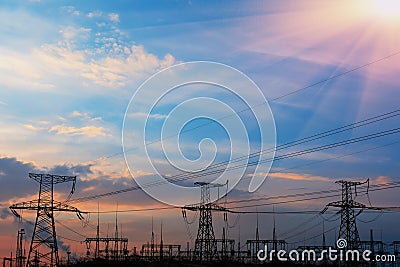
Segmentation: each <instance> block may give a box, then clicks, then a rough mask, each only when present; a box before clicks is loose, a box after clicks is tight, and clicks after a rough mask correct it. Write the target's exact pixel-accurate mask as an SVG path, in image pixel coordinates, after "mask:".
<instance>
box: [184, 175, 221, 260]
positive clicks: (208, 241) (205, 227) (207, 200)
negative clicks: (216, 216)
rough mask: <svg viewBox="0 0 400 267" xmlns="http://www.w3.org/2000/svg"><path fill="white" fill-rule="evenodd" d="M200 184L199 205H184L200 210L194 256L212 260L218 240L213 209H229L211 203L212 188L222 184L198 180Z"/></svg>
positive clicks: (198, 184)
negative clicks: (216, 239) (213, 221)
mask: <svg viewBox="0 0 400 267" xmlns="http://www.w3.org/2000/svg"><path fill="white" fill-rule="evenodd" d="M195 185H197V186H200V190H201V198H200V204H199V205H189V206H185V207H183V209H188V210H192V211H196V210H198V211H200V217H199V228H198V231H197V238H196V241H195V248H194V258H195V259H196V260H199V261H212V260H213V259H214V258H215V256H216V254H217V242H216V241H215V235H214V228H213V223H212V211H213V210H214V211H226V210H227V209H226V208H224V207H221V206H219V205H217V204H214V203H211V197H210V188H211V187H222V186H225V185H222V184H212V183H206V182H196V183H195Z"/></svg>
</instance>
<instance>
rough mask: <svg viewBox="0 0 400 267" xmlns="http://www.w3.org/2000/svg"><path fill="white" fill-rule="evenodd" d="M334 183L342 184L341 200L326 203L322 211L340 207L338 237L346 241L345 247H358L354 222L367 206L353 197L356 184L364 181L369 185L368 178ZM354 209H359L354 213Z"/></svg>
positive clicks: (355, 193) (355, 191)
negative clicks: (361, 180) (359, 180)
mask: <svg viewBox="0 0 400 267" xmlns="http://www.w3.org/2000/svg"><path fill="white" fill-rule="evenodd" d="M336 183H337V184H340V185H341V186H342V200H341V201H335V202H331V203H328V205H326V207H325V209H324V210H323V211H322V213H324V212H325V211H326V210H327V209H328V208H329V207H337V208H340V209H341V210H340V219H341V220H340V230H339V238H343V239H345V240H346V241H347V249H359V248H360V244H361V243H360V236H359V234H358V229H357V224H356V217H357V216H358V215H359V214H360V213H361V211H362V210H363V209H366V208H369V207H367V206H366V205H364V204H362V203H359V202H357V201H355V200H354V199H355V197H356V196H357V186H359V185H362V184H366V183H367V184H368V185H369V179H367V180H366V181H364V182H352V181H344V180H340V181H337V182H336ZM356 209H359V212H358V213H357V214H355V210H356Z"/></svg>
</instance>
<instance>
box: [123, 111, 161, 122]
mask: <svg viewBox="0 0 400 267" xmlns="http://www.w3.org/2000/svg"><path fill="white" fill-rule="evenodd" d="M127 116H128V117H130V118H147V117H148V118H150V119H157V120H162V119H165V118H167V115H164V114H146V113H144V112H135V113H130V114H128V115H127Z"/></svg>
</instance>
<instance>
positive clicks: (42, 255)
mask: <svg viewBox="0 0 400 267" xmlns="http://www.w3.org/2000/svg"><path fill="white" fill-rule="evenodd" d="M29 178H31V179H33V180H35V181H36V182H38V183H39V197H38V199H37V200H31V201H25V202H20V203H16V204H13V205H11V206H10V209H11V211H12V213H13V214H14V215H15V216H17V217H19V218H20V217H21V216H20V215H19V214H18V212H17V211H16V210H34V211H36V222H35V226H34V229H33V234H32V241H31V244H30V248H29V254H28V260H27V264H26V266H27V267H30V266H39V263H41V265H43V264H45V265H46V266H50V267H54V266H58V265H59V261H58V245H57V236H56V226H55V223H54V212H56V211H62V212H75V213H76V214H77V216H78V218H79V219H83V217H82V215H81V213H82V212H81V211H79V210H78V209H77V208H75V207H72V206H70V205H68V204H66V203H65V202H60V201H55V200H54V185H55V184H61V183H67V182H72V188H71V192H70V196H71V195H72V194H73V193H74V190H75V183H76V176H59V175H51V174H34V173H29Z"/></svg>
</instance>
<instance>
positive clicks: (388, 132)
mask: <svg viewBox="0 0 400 267" xmlns="http://www.w3.org/2000/svg"><path fill="white" fill-rule="evenodd" d="M399 111H400V110H395V111H391V112H387V113H384V114H381V115H378V116H375V117H372V118H369V119H365V120H362V121H360V122H356V123H353V124H349V125H345V126H342V127H339V128H336V129H333V130H329V131H326V132H323V133H320V134H316V135H312V136H310V137H306V138H302V139H300V140H302V143H304V140H307V139H308V140H315V138H316V136H319V138H322V137H325V136H326V135H327V134H328V133H329V135H331V134H333V133H334V132H335V133H337V132H338V130H339V132H342V131H344V130H350V129H353V128H352V127H359V125H360V123H362V125H365V124H366V123H367V124H370V123H371V121H373V122H377V121H381V120H383V119H387V118H390V117H393V116H397V115H399V114H396V113H398V112H399ZM389 115H390V116H389ZM387 116H389V117H387ZM377 118H379V119H378V120H377ZM398 132H400V128H395V129H391V130H386V131H381V132H377V133H374V134H369V135H365V136H362V137H358V138H352V139H348V140H344V141H340V142H336V143H331V144H328V145H323V146H319V147H314V148H311V149H306V150H302V151H297V152H292V153H288V154H285V155H281V156H278V157H276V158H275V159H265V160H261V161H255V162H251V163H246V164H241V165H237V166H233V167H231V168H227V169H217V170H214V171H212V170H211V171H210V170H209V169H213V168H215V167H209V168H207V169H206V170H204V171H201V172H199V173H196V174H192V175H191V177H184V176H183V175H184V174H179V175H175V176H173V178H172V179H169V181H175V182H176V181H182V180H190V179H194V178H199V177H203V176H207V175H211V174H217V173H220V172H224V171H227V170H233V169H237V168H242V167H248V166H253V165H256V164H259V163H264V162H268V161H272V160H282V159H285V158H292V157H296V156H300V155H304V154H309V153H313V152H317V151H320V150H326V149H330V148H334V147H338V146H343V145H347V144H352V143H357V142H361V141H366V140H370V139H374V138H378V137H382V136H386V135H391V134H395V133H398ZM321 136H322V137H321ZM310 138H311V139H310ZM289 144H291V145H289ZM294 145H297V144H296V141H293V142H289V143H287V144H284V145H281V146H280V147H281V148H280V149H283V148H288V147H290V146H294ZM216 165H218V164H216ZM216 167H218V166H216ZM180 177H182V178H180ZM164 183H166V182H164V181H162V182H155V183H149V184H147V185H143V186H142V187H148V186H156V185H161V184H164ZM140 188H141V187H139V186H134V187H130V188H125V189H121V190H117V191H113V192H108V193H103V194H96V195H92V196H87V197H81V198H76V199H72V200H70V202H81V201H89V200H93V199H97V198H101V197H105V196H111V195H116V194H121V193H125V192H130V191H133V190H137V189H140Z"/></svg>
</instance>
